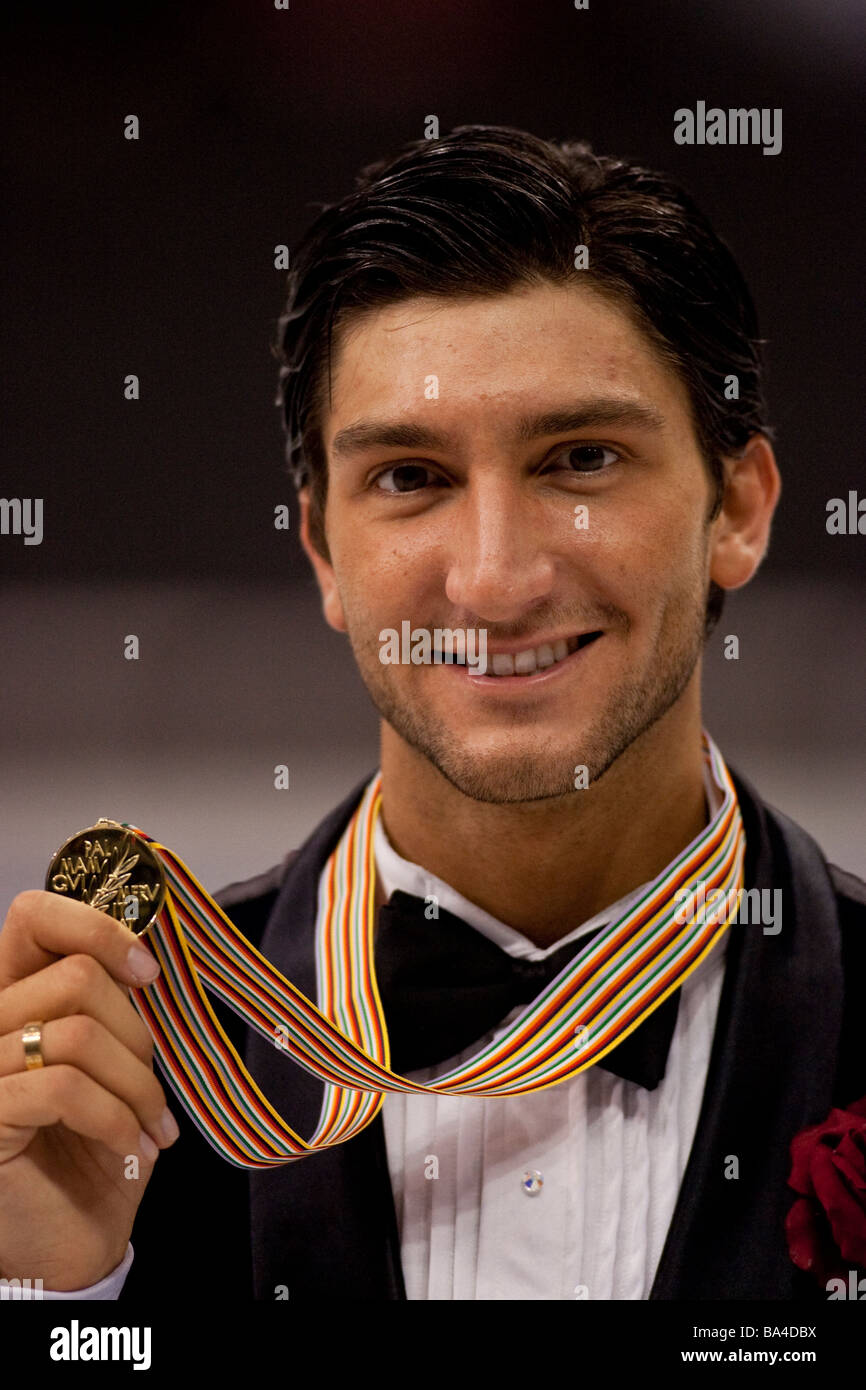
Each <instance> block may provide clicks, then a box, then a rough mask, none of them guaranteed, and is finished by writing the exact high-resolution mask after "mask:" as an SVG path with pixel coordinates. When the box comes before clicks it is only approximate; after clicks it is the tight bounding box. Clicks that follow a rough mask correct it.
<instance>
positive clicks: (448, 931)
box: [375, 890, 680, 1091]
mask: <svg viewBox="0 0 866 1390" xmlns="http://www.w3.org/2000/svg"><path fill="white" fill-rule="evenodd" d="M598 930H599V931H600V930H601V928H599V929H598ZM594 935H595V933H594V932H593V933H588V934H587V935H586V936H582V937H581V938H580V939H579V940H578V941H570V942H569V943H568V944H567V945H566V946H561V947H560V948H559V949H558V950H556V951H553V952H551V954H550V955H549V956H548V957H547V958H546V959H545V960H540V961H532V960H520V959H518V958H516V957H514V956H510V955H509V954H508V952H507V951H503V950H502V949H501V947H499V946H497V945H495V943H494V942H492V941H490V940H489V939H488V938H487V937H486V936H483V935H482V934H481V932H478V931H476V930H475V929H474V928H473V927H470V926H468V925H467V923H466V922H464V921H462V920H461V919H460V918H459V917H455V916H454V914H453V913H451V912H448V911H447V910H446V909H444V908H442V907H440V908H439V916H438V917H437V918H435V919H428V918H427V917H426V916H425V903H424V900H423V899H422V898H416V897H414V896H413V895H412V894H410V893H404V892H402V891H401V890H398V891H397V892H395V893H392V894H391V898H390V901H389V902H387V903H386V904H385V905H384V906H383V907H381V908H380V909H379V917H378V922H377V931H376V937H375V957H376V977H377V981H378V985H379V994H380V997H381V1000H382V1007H383V1009H384V1011H385V1019H386V1021H387V1024H388V1037H389V1040H390V1045H391V1066H392V1068H393V1070H394V1071H396V1072H401V1073H404V1074H405V1073H406V1072H410V1071H415V1070H418V1069H420V1068H422V1067H432V1066H436V1065H437V1064H439V1063H441V1062H445V1061H447V1060H448V1059H449V1058H451V1057H455V1056H456V1055H457V1053H458V1052H462V1051H463V1049H464V1048H466V1047H469V1045H470V1043H474V1042H478V1041H479V1040H480V1039H481V1038H482V1037H484V1035H485V1034H486V1033H488V1032H490V1031H491V1029H493V1028H495V1027H496V1025H497V1024H498V1023H501V1022H502V1020H503V1019H504V1018H505V1017H506V1016H507V1015H508V1014H509V1013H510V1012H511V1010H512V1009H513V1008H515V1007H516V1006H517V1005H518V1004H529V1003H531V1001H532V1000H533V999H535V998H537V996H538V995H539V994H540V993H541V991H542V990H543V989H544V988H545V987H546V986H547V985H548V984H549V983H550V981H551V980H553V979H555V978H556V976H557V975H558V974H559V973H560V971H562V970H563V969H564V968H565V966H566V965H567V964H568V962H569V961H570V960H572V959H573V958H574V957H575V956H576V955H577V954H578V952H579V951H582V950H583V949H584V947H585V946H586V945H587V943H588V942H589V941H591V940H592V937H593V936H594ZM679 999H680V994H679V990H675V991H674V993H673V994H671V995H669V996H668V998H667V999H666V1000H665V1001H664V1003H663V1004H660V1005H659V1007H658V1008H657V1009H655V1010H654V1011H653V1013H651V1014H650V1016H649V1017H648V1018H646V1019H644V1021H643V1023H641V1024H640V1026H639V1027H637V1028H635V1030H634V1032H632V1033H630V1034H629V1036H628V1037H627V1038H625V1039H624V1040H623V1041H622V1042H621V1043H620V1044H619V1046H618V1047H615V1048H614V1049H613V1051H612V1052H609V1053H608V1054H607V1056H606V1057H604V1058H602V1060H601V1061H600V1062H597V1063H596V1066H599V1067H603V1068H604V1069H605V1071H609V1072H613V1074H614V1075H615V1076H621V1077H623V1078H624V1079H625V1080H626V1081H635V1082H637V1084H638V1085H640V1086H644V1087H645V1088H646V1089H647V1090H648V1091H653V1090H655V1088H656V1086H657V1085H658V1083H659V1082H660V1081H661V1079H662V1077H663V1076H664V1074H665V1064H666V1062H667V1056H668V1051H669V1049H670V1044H671V1038H672V1037H673V1032H674V1028H675V1026H676V1021H677V1010H678V1008H679Z"/></svg>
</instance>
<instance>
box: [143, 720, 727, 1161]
mask: <svg viewBox="0 0 866 1390" xmlns="http://www.w3.org/2000/svg"><path fill="white" fill-rule="evenodd" d="M703 741H704V755H705V757H706V759H707V762H708V765H709V767H710V770H711V773H712V776H713V777H714V779H715V781H716V783H717V785H718V786H719V788H720V790H721V791H722V792H723V802H722V805H721V807H720V808H719V810H718V811H717V812H716V814H715V815H714V816H713V817H712V819H711V821H710V823H709V825H708V826H707V827H706V828H705V830H703V831H702V832H701V834H700V835H698V836H697V837H696V838H695V839H694V840H693V841H692V843H691V844H690V845H688V846H687V848H686V849H684V850H683V852H682V853H681V854H680V855H678V856H677V857H676V858H675V859H674V860H673V862H672V863H671V864H669V865H668V867H667V868H666V869H665V870H664V871H663V872H662V873H661V874H660V875H659V876H658V878H656V879H655V880H654V881H653V883H651V884H650V885H649V886H648V887H647V889H646V891H645V892H644V893H643V895H642V897H641V898H640V900H639V901H638V902H637V903H635V904H634V905H633V906H632V907H631V908H630V909H629V911H628V912H627V913H626V914H625V915H624V916H623V917H621V918H620V919H619V920H617V921H615V922H612V923H610V924H609V925H608V926H607V927H605V928H603V929H602V930H601V931H600V932H599V933H598V934H597V935H596V936H594V937H593V938H592V940H591V941H590V943H589V944H588V945H587V946H586V947H585V948H584V949H583V950H582V951H579V952H578V954H577V955H576V956H575V957H574V959H573V960H572V961H571V962H569V964H568V965H567V966H566V967H565V969H564V970H563V971H562V972H561V973H560V974H559V975H558V976H557V977H556V979H555V980H553V981H551V983H550V984H549V985H548V986H547V987H546V989H544V990H543V992H542V993H541V994H540V995H539V996H538V998H537V999H535V1000H534V1001H533V1003H532V1004H530V1005H528V1006H527V1007H526V1008H525V1009H523V1010H522V1012H521V1013H520V1014H519V1015H518V1016H517V1017H516V1018H515V1019H514V1020H513V1021H512V1022H511V1023H510V1024H509V1025H508V1026H507V1027H506V1028H505V1029H504V1030H503V1031H502V1032H501V1033H499V1034H498V1035H496V1036H495V1037H494V1039H493V1041H492V1042H490V1043H488V1044H487V1045H486V1046H484V1047H482V1048H481V1049H480V1050H479V1051H478V1052H477V1053H476V1054H475V1055H474V1056H473V1057H471V1058H470V1059H469V1060H468V1061H466V1062H463V1063H462V1064H461V1065H459V1066H456V1067H454V1068H452V1070H451V1071H448V1072H446V1073H444V1074H443V1075H441V1076H439V1077H437V1078H436V1080H435V1081H434V1082H432V1083H430V1084H429V1085H420V1084H418V1083H417V1082H414V1081H410V1080H408V1079H407V1078H406V1077H403V1076H398V1075H397V1074H396V1073H394V1072H392V1071H391V1070H390V1067H389V1060H390V1058H389V1049H388V1032H387V1028H386V1024H385V1018H384V1014H383V1010H382V1003H381V1000H380V998H379V991H378V988H377V985H376V972H375V966H374V955H373V946H374V933H375V923H376V914H375V906H374V900H375V887H376V866H375V857H374V849H373V830H374V827H375V824H376V818H377V816H378V815H379V812H380V808H381V799H382V798H381V774H379V773H377V774H376V775H375V776H374V777H373V778H372V779H371V781H370V782H369V783H368V785H367V787H366V789H365V790H364V793H363V795H362V796H361V799H360V802H359V804H358V806H357V808H356V810H355V812H354V813H353V815H352V817H351V819H350V820H349V823H348V825H347V826H346V829H345V830H344V832H343V834H342V836H341V838H340V841H339V843H338V844H337V847H336V849H335V850H334V852H333V853H332V854H331V857H330V859H329V860H328V862H327V864H326V866H325V869H324V871H323V873H322V874H321V876H320V887H319V900H318V910H317V921H316V957H317V960H316V964H317V971H318V979H319V989H320V996H321V1007H319V1008H317V1007H316V1005H315V1004H313V1003H312V1002H311V1001H310V1000H309V999H307V998H306V997H305V996H304V995H303V994H302V993H301V992H300V990H297V989H296V988H295V987H294V985H293V984H292V983H291V981H289V980H287V979H285V978H284V977H283V976H282V975H281V974H280V973H279V971H278V970H275V969H274V967H273V966H272V965H271V964H270V963H269V962H268V961H267V960H266V959H265V957H264V956H263V955H261V953H260V952H259V951H257V950H256V948H255V947H254V946H252V945H251V944H250V943H249V942H248V941H247V940H246V938H245V937H244V936H242V934H241V933H240V932H239V931H238V930H237V928H236V927H235V926H233V925H232V923H231V922H230V921H229V919H228V917H227V916H226V915H225V913H224V912H223V911H222V909H221V908H220V907H219V906H218V905H217V903H215V902H214V901H213V899H212V898H211V897H210V896H209V895H208V894H207V893H206V892H205V890H204V889H203V888H202V886H201V884H200V883H199V882H198V881H197V880H196V879H195V878H194V877H193V875H192V874H191V873H190V871H189V869H188V868H187V867H186V865H185V864H184V863H183V862H182V860H180V859H179V858H178V857H177V855H176V854H173V853H172V851H171V850H169V849H167V848H166V847H165V845H160V844H158V843H157V842H156V841H155V840H153V839H152V838H151V837H150V836H149V835H147V834H145V832H144V831H142V830H140V829H138V828H137V827H135V826H130V825H128V824H127V823H124V824H125V825H126V828H128V829H130V830H132V831H134V833H135V834H137V835H140V836H141V838H142V839H143V840H145V841H147V843H148V844H149V846H150V848H151V850H152V851H153V852H154V853H155V854H156V855H157V857H158V858H159V859H160V861H161V862H162V865H163V867H164V870H165V874H166V879H167V883H168V892H167V894H166V903H165V906H164V907H163V909H162V911H161V913H160V915H159V917H158V919H157V925H156V926H154V927H153V928H151V930H150V932H149V933H148V944H149V946H150V949H151V950H152V951H153V953H154V955H155V956H156V958H157V960H158V961H159V964H160V966H161V973H160V975H159V977H158V978H157V980H156V981H155V982H154V983H153V984H152V985H148V986H146V987H144V988H142V989H135V990H132V991H131V997H132V999H133V1002H134V1003H135V1005H136V1007H137V1009H138V1011H139V1013H140V1014H141V1016H142V1018H143V1019H144V1020H145V1022H146V1023H147V1025H148V1027H149V1028H150V1031H151V1033H152V1034H153V1038H154V1046H155V1050H156V1052H157V1054H158V1056H159V1057H160V1059H161V1061H162V1064H163V1067H164V1069H165V1071H166V1074H167V1076H168V1078H169V1081H170V1083H171V1085H172V1087H173V1089H174V1091H175V1094H176V1095H177V1097H178V1099H179V1101H180V1102H181V1104H182V1105H183V1106H184V1107H185V1109H186V1110H187V1111H188V1113H189V1115H190V1116H191V1118H192V1119H193V1120H194V1121H195V1123H196V1125H197V1126H198V1128H199V1129H200V1130H201V1132H202V1133H203V1134H204V1136H205V1138H206V1139H207V1140H208V1141H209V1142H210V1143H211V1144H212V1145H213V1147H214V1148H215V1149H216V1150H217V1151H218V1152H219V1153H220V1154H222V1156H223V1157H224V1158H225V1159H226V1160H227V1161H228V1162H229V1163H233V1164H235V1165H236V1166H237V1167H240V1168H270V1167H276V1166H279V1165H280V1164H283V1163H288V1162H291V1160H292V1159H295V1158H302V1157H304V1155H306V1154H309V1153H313V1152H315V1151H316V1150H318V1149H325V1148H330V1147H331V1146H332V1145H334V1144H342V1143H345V1142H346V1140H348V1139H352V1138H353V1137H354V1136H355V1135H357V1134H359V1133H360V1131H361V1130H362V1129H364V1127H365V1126H366V1125H368V1124H369V1123H370V1121H371V1120H372V1119H373V1118H374V1117H375V1115H376V1114H377V1112H378V1111H379V1109H380V1107H381V1105H382V1102H383V1100H384V1098H385V1093H386V1092H388V1091H407V1092H411V1093H416V1094H422V1093H429V1092H435V1093H437V1094H440V1095H466V1096H511V1095H520V1094H522V1093H524V1092H527V1091H539V1090H544V1089H546V1088H547V1087H549V1086H556V1085H559V1083H560V1082H563V1081H567V1080H569V1079H570V1078H571V1077H572V1076H576V1075H578V1073H579V1072H582V1071H585V1070H586V1068H587V1067H591V1066H593V1065H594V1064H595V1063H596V1062H598V1061H599V1060H600V1059H601V1058H602V1057H604V1056H605V1055H606V1054H607V1053H608V1052H610V1051H611V1050H612V1049H613V1048H614V1047H616V1046H617V1045H618V1044H619V1043H620V1042H622V1040H623V1039H624V1038H625V1037H627V1036H628V1034H629V1033H631V1032H632V1031H633V1030H634V1029H635V1028H637V1027H638V1026H639V1024H640V1023H641V1022H642V1021H643V1020H644V1019H645V1018H646V1017H647V1016H648V1015H649V1014H651V1013H652V1012H653V1010H654V1009H656V1008H658V1006H659V1004H661V1003H662V1002H663V1001H664V1000H665V999H667V997H668V995H670V994H672V993H673V992H674V990H676V989H678V988H679V987H680V985H682V984H683V982H684V981H685V980H686V979H687V978H688V976H689V975H690V974H691V973H692V971H693V970H695V969H696V968H697V967H698V966H699V965H700V963H701V961H702V960H704V958H705V957H706V956H707V955H708V954H709V952H710V951H711V950H712V949H713V947H714V946H715V945H716V943H717V942H718V941H719V939H720V938H721V936H722V935H723V933H724V932H725V931H726V929H727V927H728V926H729V924H730V922H731V921H732V920H735V919H736V912H737V908H736V906H735V904H737V905H738V904H739V892H740V890H741V889H742V887H743V861H744V855H745V834H744V831H743V824H742V818H741V815H740V809H739V806H738V804H737V795H736V791H735V789H734V785H733V783H732V781H731V778H730V774H729V773H728V770H727V767H726V766H725V763H724V760H723V758H722V756H721V754H720V753H719V751H718V749H717V748H716V746H715V744H714V743H713V741H712V739H710V737H709V735H708V734H707V733H704V735H703ZM702 884H703V887H704V890H705V892H706V893H707V894H709V893H711V892H713V890H721V892H722V893H724V895H725V896H724V898H723V899H722V898H721V897H719V896H718V895H717V898H716V899H715V901H717V902H718V903H719V908H718V910H717V911H715V912H712V913H710V914H709V915H708V916H705V915H704V914H703V913H698V914H697V919H694V918H693V919H692V920H689V914H688V912H686V911H684V910H683V903H684V901H687V899H686V894H687V893H690V892H692V891H698V890H699V888H700V886H701V885H702ZM683 918H685V919H686V920H682V919H683ZM678 919H680V920H678ZM205 990H209V991H210V992H211V994H213V995H215V996H217V997H218V998H220V999H222V1000H223V1001H224V1003H226V1004H227V1005H229V1007H230V1008H232V1009H233V1010H234V1011H235V1013H237V1014H239V1015H240V1017H241V1018H242V1019H243V1020H244V1021H245V1022H246V1023H247V1024H248V1025H249V1026H250V1027H251V1028H256V1029H257V1030H258V1031H259V1032H260V1033H261V1034H262V1035H263V1036H264V1037H266V1038H268V1039H270V1041H272V1042H273V1043H274V1045H275V1046H276V1047H277V1048H279V1049H280V1050H281V1051H285V1053H286V1055H287V1056H288V1057H291V1058H292V1059H293V1060H294V1061H296V1062H298V1063H300V1065H301V1066H303V1067H305V1068H306V1069H307V1070H308V1071H310V1072H312V1073H313V1074H314V1075H316V1076H319V1077H321V1078H322V1080H323V1081H324V1082H325V1094H324V1100H323V1104H322V1111H321V1116H320V1119H319V1123H318V1126H317V1128H316V1130H315V1133H314V1134H313V1135H312V1137H311V1138H310V1139H308V1140H304V1139H302V1138H301V1137H300V1135H298V1134H296V1133H295V1131H294V1130H293V1129H291V1128H290V1127H289V1125H288V1124H287V1123H286V1121H285V1120H284V1119H283V1118H282V1116H281V1115H279V1114H278V1113H277V1111H276V1110H275V1109H274V1108H273V1106H272V1105H270V1103H269V1102H268V1100H267V1098H266V1097H265V1096H264V1095H263V1094H262V1092H261V1091H260V1090H259V1088H258V1086H257V1085H256V1083H255V1081H254V1080H253V1078H252V1077H251V1076H250V1074H249V1072H248V1071H247V1068H246V1067H245V1065H244V1063H243V1061H242V1059H241V1058H240V1056H239V1055H238V1053H237V1051H236V1050H235V1048H234V1046H233V1045H232V1043H231V1041H230V1040H229V1038H228V1037H227V1036H226V1033H225V1032H224V1030H223V1028H222V1026H221V1024H220V1022H219V1020H218V1019H217V1017H216V1015H215V1013H214V1011H213V1009H212V1008H211V1005H210V1004H209V1002H208V999H207V996H206V994H205ZM443 1005H444V1006H445V1007H447V1000H444V1001H443Z"/></svg>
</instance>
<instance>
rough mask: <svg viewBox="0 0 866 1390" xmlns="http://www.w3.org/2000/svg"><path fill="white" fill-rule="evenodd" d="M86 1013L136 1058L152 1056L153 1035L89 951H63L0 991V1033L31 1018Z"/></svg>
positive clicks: (125, 993) (126, 994)
mask: <svg viewBox="0 0 866 1390" xmlns="http://www.w3.org/2000/svg"><path fill="white" fill-rule="evenodd" d="M69 1014H89V1015H90V1017H91V1018H93V1019H95V1020H96V1021H97V1022H98V1023H100V1024H101V1025H102V1026H103V1028H105V1029H106V1030H107V1031H108V1032H109V1033H112V1034H113V1035H114V1036H115V1037H116V1038H117V1039H118V1040H119V1041H120V1042H121V1043H122V1044H123V1046H124V1047H126V1048H128V1050H129V1051H130V1052H131V1053H133V1054H134V1055H135V1056H136V1057H137V1058H139V1060H140V1061H142V1062H145V1063H147V1064H148V1066H149V1065H150V1063H151V1062H152V1060H153V1038H152V1037H151V1033H150V1029H149V1028H148V1027H147V1024H146V1023H145V1022H144V1020H143V1019H142V1018H141V1016H140V1014H138V1013H137V1012H136V1009H135V1007H134V1005H133V1003H132V1000H131V999H130V997H129V992H128V991H127V989H126V987H125V986H123V987H118V984H117V982H116V981H115V980H113V979H112V978H111V976H110V975H109V974H108V973H107V971H106V970H105V968H104V966H102V965H100V964H99V961H97V960H94V959H93V956H83V955H78V956H63V958H62V959H61V960H55V961H53V962H52V963H51V965H47V966H46V967H45V969H44V970H37V972H36V974H35V975H28V976H27V978H26V979H24V980H17V981H16V982H15V984H14V985H9V986H8V987H7V988H6V989H4V990H3V991H2V992H0V1034H2V1033H11V1032H14V1031H15V1030H16V1029H19V1030H20V1029H22V1028H23V1027H24V1025H25V1024H26V1023H30V1022H31V1020H33V1019H39V1020H40V1022H47V1021H48V1020H49V1019H56V1018H64V1017H66V1016H67V1015H69Z"/></svg>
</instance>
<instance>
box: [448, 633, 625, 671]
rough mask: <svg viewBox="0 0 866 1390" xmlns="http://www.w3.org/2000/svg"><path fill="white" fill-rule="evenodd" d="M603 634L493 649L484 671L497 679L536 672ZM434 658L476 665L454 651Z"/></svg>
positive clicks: (471, 665) (453, 662) (453, 664)
mask: <svg viewBox="0 0 866 1390" xmlns="http://www.w3.org/2000/svg"><path fill="white" fill-rule="evenodd" d="M601 635H602V634H601V631H597V632H582V633H580V635H579V636H576V637H560V638H559V639H558V640H557V641H556V642H542V643H541V645H540V646H538V647H526V648H524V649H523V651H519V652H493V653H490V654H489V655H488V658H487V670H486V671H485V673H484V675H485V677H488V678H489V677H493V678H494V679H495V678H496V677H498V676H534V675H537V674H538V672H539V671H546V670H548V669H549V668H550V667H553V666H558V665H559V663H560V662H562V661H565V660H567V658H568V657H570V656H572V655H573V653H574V652H577V651H581V650H582V649H583V648H584V647H588V646H589V645H590V644H591V643H592V642H594V641H595V640H596V638H598V637H601ZM434 660H435V661H436V663H437V664H439V663H441V664H442V665H443V666H463V667H466V668H468V669H469V670H471V671H474V670H475V669H476V667H475V666H474V665H473V664H472V663H471V662H467V661H466V660H465V658H464V659H463V660H461V659H459V657H457V655H456V654H454V653H448V652H442V651H437V652H436V653H435V656H434Z"/></svg>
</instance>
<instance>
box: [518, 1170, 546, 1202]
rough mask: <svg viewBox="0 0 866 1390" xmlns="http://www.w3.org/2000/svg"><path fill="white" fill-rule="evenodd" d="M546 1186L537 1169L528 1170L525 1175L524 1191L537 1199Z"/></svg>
mask: <svg viewBox="0 0 866 1390" xmlns="http://www.w3.org/2000/svg"><path fill="white" fill-rule="evenodd" d="M543 1186H544V1178H543V1177H542V1175H541V1173H539V1171H538V1169H537V1168H531V1169H528V1170H527V1172H525V1173H524V1174H523V1190H524V1192H525V1193H526V1194H527V1196H529V1197H537V1196H538V1194H539V1192H540V1191H541V1189H542V1188H543Z"/></svg>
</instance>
